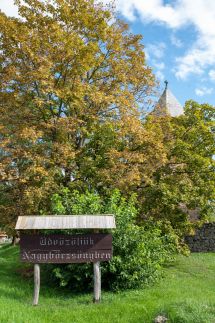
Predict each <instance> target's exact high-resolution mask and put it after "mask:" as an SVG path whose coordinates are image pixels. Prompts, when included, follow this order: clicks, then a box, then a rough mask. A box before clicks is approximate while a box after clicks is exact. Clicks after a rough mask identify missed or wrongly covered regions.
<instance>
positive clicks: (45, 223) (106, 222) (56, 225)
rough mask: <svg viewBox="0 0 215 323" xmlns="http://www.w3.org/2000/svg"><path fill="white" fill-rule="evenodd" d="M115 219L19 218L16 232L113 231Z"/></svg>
mask: <svg viewBox="0 0 215 323" xmlns="http://www.w3.org/2000/svg"><path fill="white" fill-rule="evenodd" d="M115 227H116V224H115V218H114V216H113V215H110V214H105V215H104V214H102V215H62V216H56V215H55V216H19V217H18V220H17V223H16V230H29V229H114V228H115Z"/></svg>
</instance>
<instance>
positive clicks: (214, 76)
mask: <svg viewBox="0 0 215 323" xmlns="http://www.w3.org/2000/svg"><path fill="white" fill-rule="evenodd" d="M208 75H209V77H210V79H211V81H215V70H210V71H209V73H208Z"/></svg>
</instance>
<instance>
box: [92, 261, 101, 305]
mask: <svg viewBox="0 0 215 323" xmlns="http://www.w3.org/2000/svg"><path fill="white" fill-rule="evenodd" d="M93 276H94V298H93V301H94V303H99V302H100V300H101V269H100V262H99V261H98V262H95V263H94V264H93Z"/></svg>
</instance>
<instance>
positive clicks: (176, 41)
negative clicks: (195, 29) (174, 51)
mask: <svg viewBox="0 0 215 323" xmlns="http://www.w3.org/2000/svg"><path fill="white" fill-rule="evenodd" d="M170 40H171V43H172V45H174V46H175V47H178V48H181V47H183V43H182V41H181V40H180V39H179V38H177V37H176V36H175V35H174V34H172V35H171V37H170Z"/></svg>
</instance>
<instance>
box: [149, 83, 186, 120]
mask: <svg viewBox="0 0 215 323" xmlns="http://www.w3.org/2000/svg"><path fill="white" fill-rule="evenodd" d="M164 83H165V89H164V91H163V94H162V95H161V97H160V99H159V100H158V103H157V104H156V106H155V108H154V110H153V112H152V114H154V115H157V116H166V115H169V116H171V117H178V116H180V115H181V114H183V113H184V110H183V107H182V106H181V104H180V103H179V102H178V100H177V99H176V97H175V96H174V95H173V94H172V92H171V91H170V90H169V88H168V82H167V81H165V82H164Z"/></svg>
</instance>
